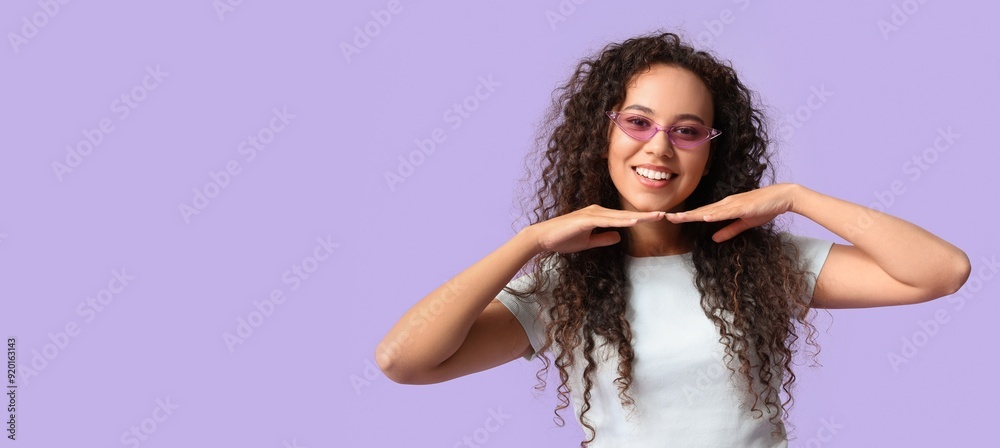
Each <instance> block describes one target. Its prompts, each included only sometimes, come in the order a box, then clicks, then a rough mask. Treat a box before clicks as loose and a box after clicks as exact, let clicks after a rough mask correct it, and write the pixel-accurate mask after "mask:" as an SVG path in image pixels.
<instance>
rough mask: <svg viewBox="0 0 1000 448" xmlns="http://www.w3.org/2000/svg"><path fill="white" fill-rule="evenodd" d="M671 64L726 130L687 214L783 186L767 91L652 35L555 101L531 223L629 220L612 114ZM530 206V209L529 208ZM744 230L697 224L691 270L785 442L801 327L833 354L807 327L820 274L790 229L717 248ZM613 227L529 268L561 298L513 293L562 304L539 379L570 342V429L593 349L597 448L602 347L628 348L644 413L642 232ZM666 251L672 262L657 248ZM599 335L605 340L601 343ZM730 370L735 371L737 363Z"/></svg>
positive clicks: (624, 394)
mask: <svg viewBox="0 0 1000 448" xmlns="http://www.w3.org/2000/svg"><path fill="white" fill-rule="evenodd" d="M658 63H663V64H669V65H672V66H676V67H680V68H683V69H686V70H689V71H691V72H692V73H694V74H696V75H697V76H698V77H699V78H700V79H701V80H702V81H703V82H704V83H705V85H706V86H707V87H708V89H709V91H710V92H711V96H712V102H713V108H714V124H713V125H714V126H713V127H715V128H717V129H719V130H721V131H722V135H720V136H719V137H718V138H716V139H714V140H712V141H711V144H710V151H711V152H710V154H711V156H710V158H709V162H708V167H707V168H708V174H707V175H706V176H705V177H702V179H701V181H700V182H699V185H698V186H697V188H696V189H695V190H694V191H693V192H692V193H691V195H690V196H689V197H688V198H687V199H686V201H685V205H686V207H687V208H688V209H693V208H696V207H699V206H702V205H705V204H710V203H713V202H716V201H719V200H721V199H723V198H725V197H727V196H730V195H733V194H737V193H741V192H745V191H749V190H753V189H757V188H760V186H761V181H762V180H763V179H764V178H765V176H766V177H767V180H768V181H769V182H770V183H773V181H774V168H773V165H772V162H771V154H770V153H769V152H768V148H769V145H770V144H771V143H772V142H771V140H770V139H769V136H768V131H767V126H766V122H767V121H766V119H765V114H764V113H763V111H762V107H761V106H759V105H758V104H757V101H756V100H755V96H756V94H755V93H754V92H752V91H751V90H750V89H748V88H747V87H746V86H745V85H744V84H743V83H741V82H740V80H739V78H738V77H737V75H736V72H735V71H734V70H733V68H732V67H731V65H730V64H729V63H728V62H719V61H718V60H717V59H716V58H715V57H714V56H712V55H710V54H709V53H707V52H705V51H700V50H696V49H694V48H692V47H691V46H690V45H687V44H685V43H684V42H683V41H682V39H681V38H680V37H679V36H678V35H676V34H673V33H669V32H666V33H651V34H647V35H643V36H638V37H634V38H631V39H628V40H625V41H624V42H621V43H613V44H608V45H607V46H605V47H604V48H603V49H602V50H601V51H600V52H599V54H597V55H596V56H594V57H590V58H585V59H583V60H582V61H581V62H580V63H579V65H578V66H577V67H576V69H575V71H574V73H573V74H572V76H571V77H570V78H569V80H568V81H567V82H566V83H565V84H563V85H560V86H559V87H558V88H557V89H556V91H555V92H553V95H552V104H551V106H550V108H549V109H548V111H547V112H546V115H545V118H544V119H543V121H542V122H541V124H540V126H539V128H538V129H537V132H538V134H537V135H536V140H535V145H536V151H535V154H534V155H535V160H530V159H531V157H528V158H526V160H525V168H526V171H527V172H528V173H529V174H528V175H527V177H526V179H522V181H523V182H524V181H527V182H530V180H531V179H532V178H533V176H532V174H531V171H532V170H533V168H539V169H540V170H541V175H540V176H537V178H536V179H535V182H534V186H535V190H534V191H535V193H534V194H533V195H532V196H531V197H529V198H527V200H528V201H532V202H534V203H535V204H536V206H535V208H534V210H533V215H534V216H533V218H532V220H531V224H534V223H538V222H542V221H545V220H548V219H550V218H553V217H556V216H560V215H563V214H567V213H570V212H573V211H576V210H578V209H581V208H584V207H586V206H588V205H590V204H598V205H601V206H603V207H607V208H611V209H621V204H620V200H619V194H618V191H617V189H616V188H615V185H614V183H613V182H612V180H611V176H610V173H609V168H608V160H607V159H606V158H603V157H602V155H604V154H606V153H607V151H608V147H609V131H608V129H609V120H608V117H607V116H606V115H605V114H604V111H606V110H613V109H615V108H616V106H619V105H620V103H621V102H623V101H624V99H625V95H626V86H627V85H628V84H629V82H630V81H631V80H632V79H633V77H634V76H635V75H636V74H639V73H640V72H643V71H644V70H646V69H648V68H649V67H650V66H651V65H652V64H658ZM542 142H544V147H542V146H541V145H542ZM529 156H530V154H529ZM522 185H523V184H522ZM524 202H525V200H522V210H525V209H526V207H525V206H524ZM523 216H524V213H523V212H522V218H523ZM731 222H733V221H732V220H729V221H722V222H687V223H684V224H683V225H682V229H681V234H682V236H683V237H684V238H686V239H687V241H690V242H691V244H692V245H693V251H692V253H691V259H692V261H693V263H694V265H695V268H696V271H697V273H696V277H695V284H696V287H697V289H698V291H699V292H700V294H701V306H702V308H703V310H704V311H705V314H706V316H708V318H709V319H711V320H712V321H713V322H714V323H715V325H716V327H717V328H718V330H719V341H720V342H722V343H724V344H725V359H726V360H727V364H731V362H730V361H731V360H732V359H733V357H735V358H736V359H738V361H739V372H740V373H741V374H742V378H743V379H745V380H746V383H745V384H746V385H747V387H748V395H747V397H750V396H752V397H753V405H752V411H754V415H755V417H756V418H760V416H762V415H763V412H762V411H761V410H760V409H759V408H758V403H759V402H761V401H763V404H764V406H766V408H767V409H768V411H769V413H771V414H772V417H771V419H770V423H772V424H773V425H774V431H772V434H773V435H775V436H780V435H781V433H782V430H783V426H782V425H781V423H783V421H784V419H785V416H787V415H788V414H787V412H788V409H790V408H791V404H792V401H793V400H792V396H791V395H792V387H793V384H794V382H795V375H794V373H793V372H792V357H793V354H795V353H797V350H796V349H795V346H796V344H795V343H796V341H797V340H798V337H797V336H796V325H798V324H801V325H802V327H804V328H805V329H806V330H807V331H808V332H807V337H806V341H807V342H808V344H810V345H812V346H814V347H815V348H816V351H815V352H814V353H813V356H814V357H815V356H816V355H818V353H819V346H818V344H816V341H815V338H814V336H815V328H814V327H813V326H812V324H811V323H809V322H808V321H807V319H806V318H807V314H808V312H809V310H810V306H809V302H808V297H807V293H808V292H807V291H808V290H807V285H806V284H805V282H804V279H805V276H806V275H809V273H808V272H807V271H806V270H805V269H804V266H803V265H802V263H801V262H800V261H799V254H798V253H797V249H796V247H795V246H794V245H790V244H787V243H783V242H782V238H781V237H780V235H779V234H778V233H779V229H778V227H777V224H778V223H777V222H776V221H772V222H769V223H767V224H765V225H762V226H758V227H755V228H751V229H748V230H745V231H743V232H741V233H740V234H738V235H737V236H735V237H734V238H732V239H730V240H727V241H725V242H723V243H716V242H714V241H712V240H711V237H712V234H713V233H715V232H716V231H718V230H719V229H721V228H722V227H724V226H726V225H728V224H730V223H731ZM602 230H604V229H602ZM606 230H607V231H617V232H619V234H620V235H621V241H620V242H619V243H618V244H613V245H610V246H604V247H597V248H593V249H589V250H584V251H580V252H576V253H568V254H564V253H556V252H551V251H545V252H542V253H540V254H538V255H536V256H535V257H534V258H533V259H532V260H531V262H529V263H528V265H526V266H525V268H524V271H526V272H530V273H531V274H532V276H533V277H532V278H535V279H541V278H545V273H544V271H545V270H546V269H548V266H552V267H553V269H555V272H556V273H557V274H558V275H557V276H556V277H555V278H557V279H558V280H557V284H556V285H554V287H547V286H546V285H545V284H544V283H543V282H534V283H532V284H531V285H529V286H527V289H526V290H520V291H519V290H516V289H514V288H511V287H505V288H504V289H505V290H506V291H508V292H509V293H511V294H513V295H514V296H516V297H519V298H522V299H523V298H525V297H527V296H538V295H545V297H547V298H548V299H549V302H548V303H549V304H550V305H549V306H546V307H542V312H543V313H544V312H545V311H546V310H547V311H548V318H549V319H548V321H549V322H548V323H547V325H546V339H545V342H544V345H543V346H542V347H541V348H540V349H539V350H537V352H539V355H540V357H541V359H542V360H543V363H544V366H543V368H542V369H541V370H539V372H538V373H537V374H536V376H537V378H538V380H539V385H538V386H536V389H538V390H544V388H545V376H546V375H547V373H548V370H549V367H550V364H551V360H550V359H549V357H548V356H545V352H546V351H547V350H548V349H549V348H551V347H552V345H553V344H557V346H558V348H559V349H560V350H558V355H557V356H556V358H555V364H556V366H557V367H558V369H559V377H560V380H561V384H560V386H559V388H558V392H559V394H558V401H559V404H558V405H557V407H556V409H555V411H554V413H555V417H554V420H555V421H556V422H557V424H558V425H559V426H563V425H564V423H565V421H564V420H563V418H562V416H560V414H559V411H560V410H562V409H565V408H566V407H568V406H569V402H570V401H569V397H568V392H570V388H569V387H568V385H567V383H568V380H569V378H570V376H569V373H568V372H567V369H568V368H569V367H571V366H573V365H574V363H575V362H577V359H576V358H577V353H576V352H577V350H578V349H580V348H581V347H580V346H581V344H582V352H583V353H582V356H583V358H584V360H585V361H586V363H587V364H586V367H585V368H584V369H583V378H582V382H583V384H584V386H585V390H584V391H583V393H582V397H583V399H584V403H583V404H582V407H581V409H580V412H581V415H580V419H581V423H582V424H583V425H584V426H585V427H586V428H587V429H589V430H590V432H591V433H592V434H591V436H590V438H589V439H587V440H586V441H583V442H581V446H586V444H587V443H589V442H592V441H593V440H594V439H595V438H596V437H597V433H596V430H595V428H594V427H593V426H592V425H591V424H590V422H589V421H588V420H587V419H586V413H587V411H588V410H589V409H590V407H591V405H590V398H591V388H592V386H593V379H592V375H593V373H594V371H595V370H596V368H597V365H596V364H595V361H594V351H595V348H597V347H599V346H604V345H605V344H608V346H609V347H612V349H613V348H614V347H617V355H618V359H619V365H618V368H617V374H618V375H619V376H618V378H617V379H616V380H615V381H614V383H615V384H616V385H617V386H618V391H619V393H618V397H619V399H620V400H621V404H622V406H623V407H626V406H631V407H634V406H635V400H634V399H633V398H632V397H631V395H630V394H629V393H628V392H629V389H630V386H631V385H632V383H633V378H632V366H633V361H634V359H635V353H634V352H633V349H632V331H631V328H630V325H629V321H628V320H627V319H626V317H625V310H626V302H627V297H628V296H629V294H630V286H629V282H628V269H627V265H626V259H625V255H626V249H627V248H628V247H629V231H628V229H627V228H612V229H606ZM653 252H654V254H656V253H662V252H657V251H656V249H655V248H654V249H653ZM539 317H541V316H539ZM595 336H596V337H600V338H602V339H603V341H597V340H595V339H596V338H595ZM754 364H759V365H757V366H756V367H755V366H754ZM729 370H730V371H731V372H733V373H734V374H735V370H734V369H733V367H732V366H731V365H729ZM784 372H787V375H785V373H784ZM781 377H784V382H783V383H781V385H782V388H783V389H784V391H785V392H786V393H787V394H788V399H787V400H786V401H785V402H779V400H780V398H779V393H780V391H779V390H778V387H777V386H776V385H777V384H778V383H777V381H778V380H779V379H780V378H781ZM756 380H759V383H758V382H757V381H756ZM679 392H680V391H678V393H679ZM772 409H774V410H773V411H772ZM779 409H780V410H781V411H784V412H778V410H779ZM758 413H759V414H758Z"/></svg>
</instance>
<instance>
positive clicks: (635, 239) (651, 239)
mask: <svg viewBox="0 0 1000 448" xmlns="http://www.w3.org/2000/svg"><path fill="white" fill-rule="evenodd" d="M681 226H682V224H675V223H672V222H670V221H667V220H666V219H661V220H659V221H655V222H641V223H638V224H636V225H634V226H632V227H629V228H628V229H629V248H628V251H627V253H628V255H631V256H633V257H658V256H665V255H679V254H684V253H688V252H690V251H691V250H692V249H693V246H692V245H691V244H690V242H689V241H686V240H684V239H683V235H682V233H681Z"/></svg>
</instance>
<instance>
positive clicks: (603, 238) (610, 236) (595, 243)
mask: <svg viewBox="0 0 1000 448" xmlns="http://www.w3.org/2000/svg"><path fill="white" fill-rule="evenodd" d="M621 240H622V236H621V235H619V234H618V232H601V233H595V234H593V235H591V237H590V247H591V248H594V247H601V246H610V245H612V244H616V243H618V242H619V241H621Z"/></svg>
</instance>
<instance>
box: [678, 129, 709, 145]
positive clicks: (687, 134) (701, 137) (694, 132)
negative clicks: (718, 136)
mask: <svg viewBox="0 0 1000 448" xmlns="http://www.w3.org/2000/svg"><path fill="white" fill-rule="evenodd" d="M670 136H671V138H672V139H673V140H674V141H675V142H677V143H676V144H677V145H678V146H681V147H690V146H694V145H697V144H698V143H701V142H703V141H705V140H707V139H708V130H706V129H704V128H700V127H697V126H680V127H676V128H674V129H673V131H672V133H671V134H670Z"/></svg>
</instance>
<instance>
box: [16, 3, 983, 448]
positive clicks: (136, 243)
mask: <svg viewBox="0 0 1000 448" xmlns="http://www.w3.org/2000/svg"><path fill="white" fill-rule="evenodd" d="M332 3H333V2H282V3H280V4H279V3H278V2H254V1H239V0H220V1H215V2H213V1H210V0H201V1H186V2H169V3H168V2H126V1H114V2H111V1H107V2H100V3H99V4H95V3H94V2H68V1H66V3H65V4H64V3H63V2H62V1H56V0H41V1H35V0H19V1H13V2H3V3H2V5H0V31H3V32H4V34H5V35H6V37H7V39H6V42H7V45H6V47H4V48H2V49H0V60H2V62H0V63H2V67H3V70H2V79H3V82H2V83H0V95H2V96H0V104H2V108H0V110H2V112H0V113H2V116H0V123H2V126H3V135H4V137H5V139H6V141H5V143H4V144H3V149H2V153H0V191H2V196H0V272H2V273H3V274H2V276H0V293H2V296H3V299H2V300H3V302H2V309H0V312H2V317H0V319H2V320H0V329H2V332H3V334H4V336H5V337H8V338H15V339H16V343H15V350H16V351H15V353H16V358H17V364H18V369H17V371H18V372H17V379H16V384H17V388H16V389H11V388H8V389H7V391H11V390H16V396H15V398H16V403H15V404H16V420H15V422H16V430H17V433H16V435H17V442H16V443H10V444H9V445H10V446H21V447H52V446H88V447H89V446H94V447H96V446H118V445H124V446H130V447H132V446H142V447H174V446H241V447H273V448H278V447H292V446H298V447H326V446H420V447H433V446H441V447H444V446H448V447H450V446H473V445H479V446H496V447H513V446H575V445H576V444H577V442H578V441H579V440H580V439H581V437H582V436H583V432H582V429H581V428H580V427H579V425H577V423H576V422H575V420H574V419H573V414H572V410H571V409H567V410H565V411H563V413H562V415H563V416H564V417H565V418H566V419H567V425H566V426H565V427H562V428H560V427H557V426H556V425H555V423H554V422H553V421H552V417H553V414H552V411H553V409H554V407H555V404H556V401H555V395H556V392H555V385H554V384H552V381H554V380H555V378H556V377H555V376H554V371H555V370H554V368H553V371H552V372H550V377H549V378H550V387H549V388H548V389H547V390H546V391H545V392H544V393H540V394H535V393H533V391H532V387H533V386H534V385H535V383H536V379H535V376H534V373H535V371H536V370H537V369H538V368H539V367H540V366H541V363H540V362H536V363H527V362H525V361H523V360H517V361H514V362H512V363H509V364H507V365H504V366H501V367H499V368H496V369H492V370H490V371H486V372H482V373H479V374H475V375H470V376H466V377H463V378H460V379H456V380H454V381H450V382H447V383H442V384H436V385H426V386H403V385H398V384H396V383H394V382H392V381H390V380H389V379H387V378H385V377H384V376H383V375H382V374H381V373H380V372H379V371H378V370H377V369H376V368H375V366H374V360H373V351H374V347H375V345H376V344H377V343H378V341H379V340H380V339H381V338H382V336H383V335H385V333H386V332H387V331H388V329H389V328H390V326H391V325H392V324H393V323H394V322H395V321H396V319H398V318H399V317H400V315H401V314H402V313H403V312H404V311H405V310H406V309H407V308H408V307H409V306H410V305H412V304H413V303H414V302H416V301H417V300H419V299H420V298H421V297H423V296H424V295H425V294H427V293H428V292H430V291H431V290H433V289H434V288H435V287H437V286H438V285H440V284H442V283H443V282H445V281H447V280H448V279H449V278H451V277H452V276H454V275H456V274H457V273H459V272H460V271H461V270H463V269H465V268H466V267H467V266H469V265H471V264H472V263H473V262H475V261H476V260H478V259H480V258H482V257H483V256H485V255H486V254H488V253H489V252H491V251H493V250H494V249H495V248H497V247H498V246H499V245H500V244H502V243H503V242H504V241H506V240H507V239H509V238H510V237H511V236H513V234H514V230H515V228H520V224H519V223H515V222H514V221H515V220H516V218H517V216H518V211H517V210H516V209H515V206H516V203H515V202H514V198H515V190H514V188H515V187H516V182H517V180H518V179H519V178H520V176H521V175H522V171H521V170H522V159H523V156H524V154H525V153H526V152H527V151H528V150H529V147H530V144H531V141H532V137H533V134H532V133H533V131H534V128H535V124H536V123H537V122H538V120H539V119H540V118H541V116H542V112H543V111H544V109H545V107H546V106H547V105H548V104H549V98H550V94H551V92H552V90H553V88H554V87H555V86H556V85H557V84H558V83H561V82H562V81H563V80H564V79H565V78H566V77H567V76H568V75H569V74H570V71H571V70H572V68H573V66H574V64H575V62H576V61H578V60H579V59H580V58H581V57H583V56H586V55H589V54H591V53H592V52H594V51H596V50H598V49H599V48H601V47H602V46H603V45H605V44H606V43H608V42H612V41H620V40H622V39H625V38H627V37H630V36H632V35H636V34H640V33H645V32H647V31H652V30H654V29H656V28H661V27H662V28H664V29H668V30H677V31H680V32H682V33H684V34H685V35H686V36H688V37H689V38H690V39H692V40H694V41H695V42H696V43H697V44H698V45H699V46H701V47H703V48H710V49H712V50H714V51H715V52H716V53H717V54H719V55H720V56H722V57H723V58H726V59H729V60H731V61H732V63H733V64H734V66H735V67H736V68H737V69H738V71H739V73H740V74H741V77H742V79H743V80H744V81H745V82H746V83H747V84H748V85H749V86H750V87H751V88H753V89H755V90H756V91H758V92H759V93H760V94H761V97H762V98H763V99H764V100H765V101H766V102H767V104H768V105H769V106H770V107H771V108H772V112H773V114H774V117H775V118H776V119H777V121H778V122H777V123H776V124H777V125H778V127H777V128H776V129H779V130H780V132H779V133H778V136H779V137H780V138H781V140H782V142H783V143H782V145H781V153H782V162H783V164H782V167H783V168H782V171H781V179H779V180H781V181H789V182H797V183H801V184H803V185H806V186H808V187H810V188H812V189H814V190H817V191H820V192H823V193H826V194H830V195H833V196H836V197H839V198H843V199H846V200H849V201H852V202H856V203H861V204H864V205H869V206H872V207H878V208H880V209H884V210H886V211H887V212H888V213H890V214H893V215H895V216H899V217H901V218H903V219H906V220H909V221H911V222H913V223H915V224H917V225H919V226H921V227H923V228H925V229H928V230H929V231H931V232H933V233H935V234H937V235H939V236H941V237H943V238H945V239H946V240H948V241H951V242H953V243H954V244H956V245H957V246H959V247H961V248H962V249H964V250H965V251H966V252H967V253H968V254H969V257H970V259H971V260H972V262H973V268H974V269H973V274H972V277H971V278H970V280H969V282H968V283H967V284H966V285H965V287H963V289H962V290H961V291H960V292H959V293H958V294H955V295H953V296H950V297H946V298H942V299H940V300H936V301H932V302H929V303H924V304H920V305H913V306H903V307H892V308H877V309H863V310H834V311H831V312H830V313H825V312H822V313H820V314H819V316H818V318H817V319H818V320H817V323H818V326H819V329H820V330H821V332H822V334H821V335H820V339H819V342H820V344H821V346H822V352H821V354H820V362H821V363H822V364H823V367H821V368H815V369H810V368H808V367H806V366H801V367H799V369H798V373H799V374H798V379H799V381H798V385H799V386H798V390H797V392H798V393H797V395H796V406H795V407H794V408H793V410H792V412H793V419H792V423H793V424H794V425H795V427H796V432H795V435H796V436H797V437H798V438H797V439H796V440H793V441H792V442H791V446H793V447H795V446H798V447H806V446H808V447H820V446H822V447H834V446H840V447H859V446H984V445H983V443H984V442H981V441H983V440H987V439H992V438H994V434H993V433H992V431H993V429H994V428H993V426H994V420H995V418H996V416H997V412H996V411H995V410H994V405H995V403H997V401H998V399H1000V387H998V386H997V383H996V381H995V372H992V371H991V368H993V367H994V366H995V365H996V362H995V361H990V359H994V356H995V355H996V354H997V349H996V344H995V343H994V342H989V341H990V339H989V338H984V335H986V334H987V331H986V330H984V329H986V328H990V327H991V326H992V324H993V323H994V322H995V320H996V315H997V313H998V311H1000V307H998V305H997V304H996V302H995V297H994V296H995V295H996V292H997V285H996V284H995V283H994V282H992V281H991V279H992V278H993V277H995V276H996V271H997V269H998V265H997V262H996V260H997V252H998V250H1000V244H998V243H1000V241H998V238H997V237H996V233H995V230H994V229H993V226H992V225H991V224H992V222H993V220H994V219H995V217H996V214H995V212H996V205H995V204H996V202H995V201H996V199H995V197H996V192H997V186H996V185H997V184H996V175H995V173H994V168H995V165H996V163H997V162H998V161H1000V157H998V156H997V155H996V152H997V150H998V147H997V144H996V138H991V137H989V135H990V132H991V130H992V129H996V127H997V123H996V121H997V118H998V114H997V113H996V108H995V106H996V104H997V103H998V101H1000V91H998V87H997V81H998V80H1000V61H998V57H997V53H996V50H995V44H996V42H998V41H1000V32H998V31H997V28H996V26H995V25H996V24H995V21H996V17H997V16H998V15H1000V6H997V5H996V4H995V3H992V2H978V3H979V4H976V5H963V6H962V7H956V6H955V5H953V4H946V3H945V2H938V1H921V2H918V1H917V0H907V1H899V0H878V1H873V2H861V3H858V2H855V3H852V4H850V5H846V4H845V5H835V4H833V3H832V2H801V3H794V4H793V3H791V2H789V3H782V4H781V6H778V5H777V4H775V3H774V2H758V1H756V0H752V1H743V0H740V1H731V0H714V1H708V2H697V4H695V3H696V2H670V3H664V2H655V1H644V2H615V3H614V4H613V5H612V4H610V3H611V2H596V1H590V2H586V1H580V0H577V1H571V0H562V1H556V0H548V1H543V2H522V4H521V5H517V6H513V5H495V4H492V3H489V2H486V3H484V2H455V3H454V4H451V5H448V6H447V7H445V6H443V5H441V4H440V3H439V4H435V5H430V4H427V3H426V2H410V1H407V0H404V1H402V2H398V1H395V0H393V1H384V0H378V1H363V2H352V3H351V4H350V5H345V4H343V2H339V3H337V4H336V5H334V4H332ZM442 3H443V2H442ZM970 3H971V2H970ZM418 142H419V143H418ZM420 146H423V148H424V151H423V152H421V150H420ZM424 152H426V154H424ZM402 160H409V162H408V164H409V166H406V164H405V163H403V162H402ZM387 175H390V176H389V177H390V178H391V176H392V175H394V176H398V178H396V179H395V180H392V181H388V180H387ZM793 224H794V227H793V230H795V231H797V232H799V233H801V234H806V235H811V236H817V237H821V238H827V239H831V240H834V241H837V242H843V240H842V239H840V238H838V237H837V236H835V235H833V234H832V233H830V232H828V231H826V230H825V229H823V228H822V227H819V226H817V225H815V224H814V223H812V222H811V221H809V220H808V219H805V218H802V217H797V218H795V219H793ZM984 339H985V340H984ZM536 395H537V396H536ZM8 398H9V397H8ZM7 401H8V399H4V402H5V403H7ZM8 414H9V413H2V414H0V415H2V416H3V419H4V420H8V418H9V417H8ZM5 427H6V426H5ZM466 440H469V441H470V442H468V443H467V442H466ZM5 446H6V445H5Z"/></svg>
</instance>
